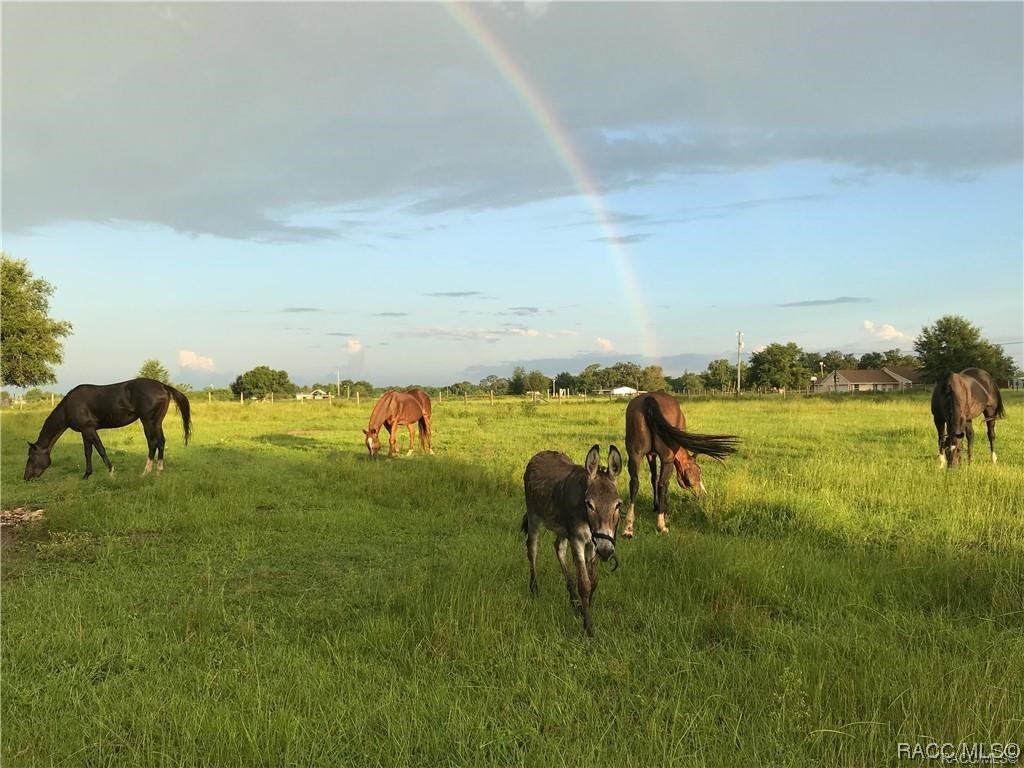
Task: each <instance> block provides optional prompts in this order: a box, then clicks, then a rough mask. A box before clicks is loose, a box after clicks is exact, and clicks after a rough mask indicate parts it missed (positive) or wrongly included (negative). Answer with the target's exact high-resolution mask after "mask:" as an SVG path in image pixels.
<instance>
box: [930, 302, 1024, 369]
mask: <svg viewBox="0 0 1024 768" xmlns="http://www.w3.org/2000/svg"><path fill="white" fill-rule="evenodd" d="M914 351H915V352H917V356H918V358H919V359H920V361H921V369H922V371H923V375H924V379H925V381H938V380H939V379H940V378H942V377H943V376H945V375H946V374H947V373H953V372H955V371H962V370H963V369H964V368H972V367H973V368H984V369H985V370H986V371H988V372H989V373H990V374H992V377H993V378H994V379H995V380H996V381H997V382H998V383H999V384H1000V385H1002V386H1006V384H1007V383H1008V382H1009V380H1010V379H1011V378H1012V377H1013V373H1014V371H1015V369H1016V364H1015V363H1014V361H1013V358H1011V357H1010V356H1009V355H1008V354H1006V352H1004V351H1003V348H1002V347H1000V346H998V345H996V344H993V343H992V342H990V341H988V340H987V339H984V338H982V335H981V331H980V330H979V329H978V328H977V327H976V326H975V325H973V324H972V323H970V322H968V321H967V319H966V318H963V317H961V316H960V315H946V316H944V317H940V318H939V319H938V320H936V321H935V323H934V324H933V325H926V326H925V327H924V328H922V329H921V335H920V336H918V337H917V338H916V339H914Z"/></svg>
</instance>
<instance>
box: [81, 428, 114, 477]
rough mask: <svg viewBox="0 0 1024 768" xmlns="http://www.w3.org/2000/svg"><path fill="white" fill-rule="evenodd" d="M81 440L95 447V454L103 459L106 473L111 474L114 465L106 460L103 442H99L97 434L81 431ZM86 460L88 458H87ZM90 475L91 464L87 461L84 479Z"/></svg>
mask: <svg viewBox="0 0 1024 768" xmlns="http://www.w3.org/2000/svg"><path fill="white" fill-rule="evenodd" d="M82 439H83V440H88V441H89V442H90V443H92V444H93V445H94V446H96V452H97V453H99V455H100V458H101V459H103V463H104V464H106V465H107V471H108V472H113V471H114V465H113V464H111V463H110V459H108V458H107V450H106V449H105V448H104V447H103V441H102V440H100V436H99V434H98V433H97V432H96V430H95V429H83V430H82ZM87 458H88V457H87ZM91 474H92V462H88V461H87V466H86V477H88V476H89V475H91Z"/></svg>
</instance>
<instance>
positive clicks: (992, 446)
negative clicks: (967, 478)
mask: <svg viewBox="0 0 1024 768" xmlns="http://www.w3.org/2000/svg"><path fill="white" fill-rule="evenodd" d="M985 429H986V430H987V431H988V450H989V452H990V453H991V454H992V463H993V464H995V463H996V458H997V457H996V417H995V414H993V415H992V417H991V418H990V417H988V416H986V417H985Z"/></svg>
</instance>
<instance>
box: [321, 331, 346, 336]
mask: <svg viewBox="0 0 1024 768" xmlns="http://www.w3.org/2000/svg"><path fill="white" fill-rule="evenodd" d="M327 335H328V336H351V335H352V334H351V333H343V332H342V331H334V332H333V333H328V334H327Z"/></svg>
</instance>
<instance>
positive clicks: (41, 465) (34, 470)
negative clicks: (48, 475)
mask: <svg viewBox="0 0 1024 768" xmlns="http://www.w3.org/2000/svg"><path fill="white" fill-rule="evenodd" d="M48 466H50V449H49V448H40V447H39V446H38V445H36V444H35V443H29V444H28V462H27V463H26V464H25V479H26V480H31V479H32V478H34V477H39V476H40V475H41V474H43V472H45V471H46V468H47V467H48Z"/></svg>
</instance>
